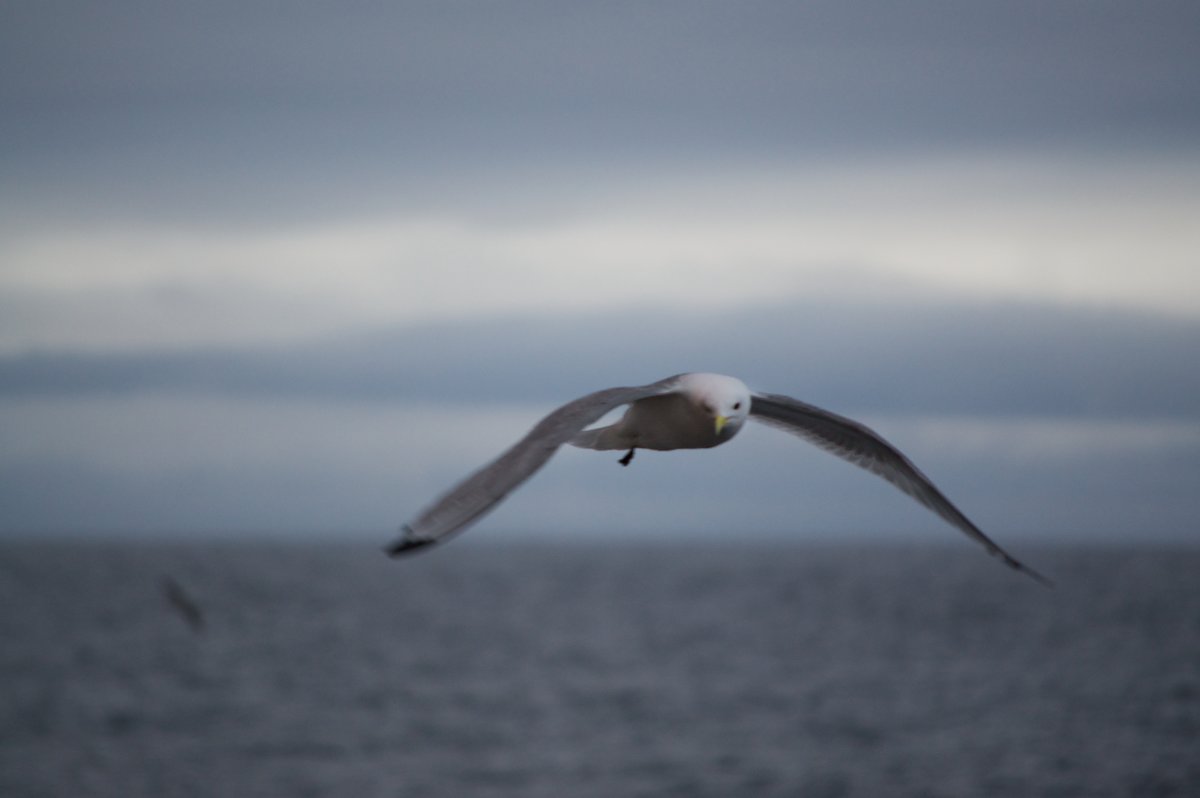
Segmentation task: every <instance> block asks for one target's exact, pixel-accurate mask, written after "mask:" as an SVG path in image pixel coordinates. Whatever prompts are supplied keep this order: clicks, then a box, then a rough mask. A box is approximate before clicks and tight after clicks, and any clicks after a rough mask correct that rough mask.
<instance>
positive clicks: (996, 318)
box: [0, 302, 1200, 417]
mask: <svg viewBox="0 0 1200 798" xmlns="http://www.w3.org/2000/svg"><path fill="white" fill-rule="evenodd" d="M1196 351H1200V325H1197V324H1196V323H1195V322H1191V321H1180V320H1172V319H1167V318H1161V317H1153V316H1141V315H1136V314H1127V315H1118V314H1113V313H1105V312H1100V311H1091V310H1087V309H1079V308H1074V309H1072V308H1063V307H1054V306H1044V305H1035V304H1022V303H990V304H989V303H979V304H974V305H971V304H966V305H964V304H955V305H939V304H935V303H928V304H926V305H924V306H922V305H921V304H919V303H918V304H917V305H915V306H914V305H905V306H903V307H902V308H891V307H888V306H885V305H882V304H880V305H878V306H870V305H868V306H866V307H863V306H853V307H852V306H845V305H840V304H829V303H824V304H817V303H807V302H806V303H792V304H789V305H787V306H776V307H767V308H754V309H752V310H740V311H727V312H724V313H719V314H716V315H714V316H711V317H699V316H688V315H685V314H672V315H666V316H661V315H658V314H656V313H654V312H649V311H648V312H630V313H625V314H619V315H613V316H607V315H604V316H588V317H584V318H575V319H567V318H559V317H553V316H547V317H542V318H530V317H520V318H507V319H506V318H499V319H489V320H484V321H480V322H477V323H475V324H464V323H462V322H455V323H454V324H427V325H421V326H411V327H403V328H398V329H395V330H384V331H379V332H376V333H371V334H362V335H358V336H354V337H343V338H337V339H333V340H322V341H315V342H312V343H310V344H308V345H296V346H288V347H281V348H266V349H254V350H248V351H245V350H198V351H197V350H184V351H172V352H153V353H138V352H131V353H116V354H94V353H87V354H83V353H71V352H59V353H54V352H46V353H27V354H24V355H11V356H7V357H4V358H2V359H0V396H10V397H19V396H68V397H69V396H81V397H86V396H96V395H100V396H103V395H129V394H136V393H140V392H168V393H183V394H189V393H199V394H217V395H233V396H239V395H241V396H263V397H270V396H276V397H303V398H317V399H326V400H330V401H342V400H353V401H361V400H370V401H383V402H406V401H409V402H411V401H438V402H450V403H454V404H485V405H486V404H494V403H512V402H517V403H520V402H554V401H561V400H565V399H567V398H570V397H571V396H572V395H575V394H581V393H584V392H587V391H591V390H595V389H598V388H601V387H607V386H609V385H614V384H626V383H630V382H639V381H650V380H653V379H657V378H659V377H661V376H665V375H666V374H667V373H671V372H674V371H679V370H716V371H727V372H730V373H735V374H738V375H740V376H743V377H744V378H746V379H747V380H748V381H750V382H751V383H752V384H754V385H758V386H759V387H761V388H762V389H764V390H771V391H779V392H794V393H797V394H798V395H801V396H804V397H807V398H809V399H810V400H812V401H829V402H836V403H837V404H839V405H841V406H844V407H845V406H850V407H855V408H859V409H863V410H869V411H884V412H894V411H905V412H910V411H911V412H920V413H966V414H983V415H991V414H998V415H1009V416H1011V415H1023V414H1032V415H1038V414H1051V415H1084V416H1110V417H1111V416H1127V417H1148V416H1149V417H1158V416H1182V417H1189V416H1194V415H1195V414H1196V413H1197V411H1198V410H1200V407H1198V406H1197V404H1196V402H1195V397H1196V396H1200V371H1198V370H1197V369H1195V368H1194V366H1193V362H1192V361H1193V359H1194V354H1195V352H1196Z"/></svg>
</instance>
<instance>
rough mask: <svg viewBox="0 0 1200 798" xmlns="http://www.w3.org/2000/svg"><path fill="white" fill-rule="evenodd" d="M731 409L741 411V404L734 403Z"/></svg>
mask: <svg viewBox="0 0 1200 798" xmlns="http://www.w3.org/2000/svg"><path fill="white" fill-rule="evenodd" d="M733 409H734V410H741V409H742V403H741V402H734V403H733Z"/></svg>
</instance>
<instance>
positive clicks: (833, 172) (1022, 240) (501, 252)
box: [0, 160, 1200, 352]
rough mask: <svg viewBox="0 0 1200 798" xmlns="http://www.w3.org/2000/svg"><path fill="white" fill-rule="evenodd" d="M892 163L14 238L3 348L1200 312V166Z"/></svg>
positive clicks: (5, 284)
mask: <svg viewBox="0 0 1200 798" xmlns="http://www.w3.org/2000/svg"><path fill="white" fill-rule="evenodd" d="M1043 166H1044V165H1043V164H1042V163H1040V162H1038V161H1036V160H1034V161H1027V162H1015V163H1010V164H1007V165H1005V166H1004V167H1001V166H1000V165H997V164H996V163H981V162H973V163H972V162H968V163H962V162H953V163H939V162H927V163H923V164H912V163H906V164H903V165H889V164H877V165H875V167H874V168H871V169H861V170H860V169H853V168H849V167H845V168H843V169H841V170H837V169H831V168H829V167H825V168H824V169H815V170H810V171H804V170H800V169H796V170H793V171H789V172H787V173H784V174H779V173H775V174H772V175H769V176H767V175H763V174H758V173H753V172H747V173H741V174H722V175H719V176H716V177H712V178H711V179H707V180H704V179H700V178H697V177H692V178H679V179H677V180H676V181H675V182H674V183H671V182H663V183H655V184H652V185H646V184H638V185H632V186H628V187H627V188H626V191H625V192H618V193H609V192H606V191H599V192H597V193H596V194H595V195H594V196H593V197H592V198H591V199H590V200H589V201H587V202H586V207H577V208H576V209H574V210H573V211H570V212H565V213H560V214H555V215H550V216H545V215H533V216H526V217H521V218H515V219H509V220H497V219H493V218H488V217H487V216H475V215H461V216H457V217H455V216H438V215H420V214H417V215H412V214H403V213H397V214H396V215H390V214H386V213H380V214H378V215H376V216H375V217H374V218H365V219H361V218H360V219H336V218H335V219H328V220H326V221H325V222H323V223H316V224H311V225H306V226H304V227H303V228H296V227H287V226H274V227H266V228H252V229H240V228H231V229H217V230H211V229H210V230H204V229H180V228H178V227H166V226H161V227H155V226H151V227H141V228H119V227H109V226H102V227H77V228H75V229H74V230H68V231H63V230H59V229H50V228H42V229H33V230H30V231H28V232H24V233H22V232H20V231H10V233H9V235H8V236H7V242H6V244H5V246H4V261H5V266H4V268H3V270H2V271H0V291H2V292H3V294H4V296H5V297H6V302H7V304H9V305H10V306H13V311H12V312H11V313H10V314H8V319H9V321H8V322H3V323H0V348H3V349H4V350H7V351H9V352H13V351H20V350H22V349H25V348H46V347H51V348H68V349H70V348H82V349H112V348H139V347H147V348H162V347H171V346H195V345H214V344H216V345H237V344H248V345H254V344H259V343H263V342H282V341H296V340H303V339H306V338H314V337H319V336H322V335H329V334H333V333H338V332H347V331H354V330H362V329H371V328H375V327H379V326H382V325H390V324H405V323H419V322H425V321H430V320H445V319H453V318H461V319H463V320H464V321H467V320H472V319H477V318H481V317H489V316H502V315H511V314H519V313H535V314H546V313H549V314H551V315H553V314H569V313H579V312H585V313H602V312H605V311H609V310H610V311H612V312H624V311H627V310H630V309H642V310H646V311H650V312H653V311H654V310H655V309H658V310H661V311H663V312H671V311H680V310H695V309H702V308H729V309H732V308H744V307H747V306H751V305H754V304H757V303H762V302H765V301H773V302H786V301H787V298H788V297H792V298H794V299H795V300H796V301H804V300H809V299H812V298H813V297H821V296H825V297H830V298H837V299H839V300H843V301H844V300H847V299H854V300H856V301H866V302H868V303H870V302H879V301H887V302H891V303H903V302H905V301H906V299H905V297H920V296H927V295H938V296H942V297H955V296H958V297H962V298H964V299H970V300H978V299H981V298H993V299H1005V298H1008V299H1021V300H1033V301H1047V302H1054V303H1062V304H1065V305H1071V304H1086V305H1090V306H1096V307H1111V308H1114V309H1121V308H1124V309H1126V310H1137V311H1148V312H1153V313H1167V314H1173V315H1177V316H1181V317H1186V318H1197V317H1200V277H1198V276H1197V275H1198V272H1197V271H1196V269H1195V253H1196V252H1198V251H1200V229H1198V228H1197V227H1196V226H1195V225H1194V224H1191V221H1192V220H1194V219H1196V218H1200V189H1197V188H1196V186H1200V163H1198V164H1186V165H1184V166H1183V167H1182V168H1180V167H1177V168H1176V169H1174V170H1173V171H1171V172H1169V173H1167V172H1164V171H1162V170H1146V169H1142V170H1134V169H1131V168H1130V167H1129V166H1128V165H1126V164H1122V165H1118V166H1117V167H1116V168H1110V169H1107V170H1106V169H1105V167H1104V166H1102V165H1097V164H1091V165H1089V166H1088V167H1087V168H1085V167H1083V166H1082V165H1081V166H1078V167H1076V168H1074V169H1066V168H1064V167H1062V166H1061V165H1060V166H1059V168H1058V170H1057V171H1054V172H1052V173H1050V174H1046V173H1045V170H1044V169H1043Z"/></svg>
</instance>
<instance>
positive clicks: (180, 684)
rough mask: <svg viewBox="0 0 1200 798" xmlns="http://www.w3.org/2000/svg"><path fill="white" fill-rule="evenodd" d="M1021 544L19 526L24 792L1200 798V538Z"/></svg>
mask: <svg viewBox="0 0 1200 798" xmlns="http://www.w3.org/2000/svg"><path fill="white" fill-rule="evenodd" d="M1021 553H1022V554H1023V555H1025V556H1026V557H1027V559H1028V560H1029V561H1030V562H1031V564H1033V565H1035V567H1037V568H1039V569H1040V570H1042V571H1044V572H1046V573H1047V574H1050V575H1051V576H1052V577H1053V578H1054V579H1055V580H1056V582H1057V586H1056V587H1055V588H1054V589H1046V588H1043V587H1041V586H1039V585H1038V584H1036V583H1035V582H1033V581H1032V580H1030V579H1027V578H1025V577H1023V576H1021V575H1018V574H1015V573H1012V572H1010V571H1008V570H1007V569H1005V568H1003V567H1001V566H1000V565H998V564H997V563H996V562H995V561H993V560H991V559H990V558H988V557H986V556H984V555H983V554H982V553H980V552H979V551H977V550H975V549H974V548H971V547H970V546H967V545H960V546H956V547H952V546H946V547H944V548H941V547H918V548H907V547H904V546H884V545H857V546H855V545H845V546H840V545H825V546H822V545H799V544H796V545H788V544H770V543H751V544H745V545H733V544H725V545H719V544H694V543H691V544H689V543H662V544H636V543H630V542H628V541H620V542H614V543H610V544H602V543H598V542H593V543H576V544H532V543H526V544H511V545H504V544H499V543H492V542H488V541H482V540H470V539H464V540H462V541H455V542H454V543H452V544H450V545H448V546H446V547H444V548H442V549H440V550H435V551H433V552H431V553H429V554H427V555H423V556H419V557H414V558H412V559H408V560H402V561H391V560H388V559H387V558H386V557H384V556H383V554H382V553H381V552H380V551H379V549H378V548H376V547H373V546H372V545H370V544H369V543H364V542H352V543H338V544H321V545H318V544H308V545H299V544H285V543H267V542H260V543H240V544H239V543H223V544H174V545H167V544H147V543H128V542H126V543H66V542H63V543H54V544H47V543H5V544H0V641H2V642H0V646H2V647H0V796H6V797H15V796H93V795H94V796H123V797H125V798H138V797H139V796H147V797H148V796H156V797H158V796H355V798H370V797H371V796H433V797H435V798H436V797H437V796H454V797H455V798H461V797H464V796H522V798H538V797H539V796H545V798H551V797H552V796H553V797H554V798H564V797H566V798H570V797H573V796H583V797H587V796H595V797H596V798H600V797H601V796H603V797H604V798H614V797H616V796H813V797H814V798H833V797H835V796H889V797H892V798H894V797H896V796H900V797H903V796H926V797H932V796H956V797H960V798H961V797H962V796H1087V798H1103V796H1138V797H1139V798H1140V797H1142V796H1196V795H1200V550H1197V549H1187V548H1180V549H1173V550H1168V549H1150V548H1131V549H1117V548H1105V549H1101V548H1053V549H1051V548H1044V549H1033V550H1028V549H1026V550H1023V551H1022V552H1021ZM189 608H194V610H195V612H194V613H193V614H192V615H189V611H190V609H189Z"/></svg>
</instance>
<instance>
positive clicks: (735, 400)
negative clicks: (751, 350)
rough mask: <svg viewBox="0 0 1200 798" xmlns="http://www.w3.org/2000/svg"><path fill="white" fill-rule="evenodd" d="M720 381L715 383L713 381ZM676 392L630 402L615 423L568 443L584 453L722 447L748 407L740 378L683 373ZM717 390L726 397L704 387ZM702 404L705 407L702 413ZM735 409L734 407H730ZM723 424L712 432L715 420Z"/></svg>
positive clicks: (737, 428) (591, 431) (746, 391)
mask: <svg viewBox="0 0 1200 798" xmlns="http://www.w3.org/2000/svg"><path fill="white" fill-rule="evenodd" d="M718 378H719V380H718ZM679 381H680V387H681V388H682V389H683V390H681V391H677V392H672V393H666V394H658V395H655V396H647V397H645V398H644V399H637V400H635V401H633V402H631V403H630V404H629V409H628V410H626V411H625V415H624V416H622V417H621V420H620V421H618V422H617V423H615V424H611V425H609V426H607V427H599V428H598V429H591V430H584V431H583V432H581V433H579V434H578V435H576V436H575V437H574V438H572V439H571V441H570V442H571V444H572V445H574V446H579V447H581V448H584V449H601V450H604V449H653V450H654V451H659V452H669V451H672V450H674V449H709V448H711V447H713V446H719V445H721V444H722V443H725V442H726V441H728V440H729V439H730V438H732V437H733V436H734V435H736V434H737V432H738V430H739V429H741V428H742V422H744V421H745V420H746V414H747V412H748V409H749V407H750V389H749V388H747V387H746V386H745V385H744V384H743V383H742V381H741V380H738V379H734V378H733V377H721V375H717V374H683V375H680V377H679ZM706 385H711V386H712V387H713V388H716V387H720V388H721V389H723V391H722V393H723V395H724V396H726V397H730V398H727V399H726V400H725V401H724V405H725V407H721V406H720V405H721V401H720V398H719V396H717V395H714V393H715V392H714V391H712V390H710V391H708V392H705V391H704V390H703V388H704V387H705V386H706ZM706 405H707V408H708V409H706ZM734 405H738V407H736V408H735V407H734ZM717 415H720V416H722V417H724V418H725V419H726V420H725V422H724V423H722V425H721V429H720V430H719V431H718V430H717V429H716V424H715V417H716V416H717Z"/></svg>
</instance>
